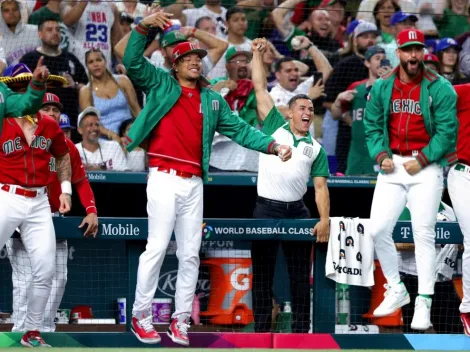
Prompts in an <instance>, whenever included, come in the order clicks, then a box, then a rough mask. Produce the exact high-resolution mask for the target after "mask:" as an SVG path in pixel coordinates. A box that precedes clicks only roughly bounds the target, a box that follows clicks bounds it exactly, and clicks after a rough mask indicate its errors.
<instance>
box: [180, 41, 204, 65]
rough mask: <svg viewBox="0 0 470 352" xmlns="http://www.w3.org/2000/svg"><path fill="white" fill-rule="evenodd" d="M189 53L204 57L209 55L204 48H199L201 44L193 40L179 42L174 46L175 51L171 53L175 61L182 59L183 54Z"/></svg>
mask: <svg viewBox="0 0 470 352" xmlns="http://www.w3.org/2000/svg"><path fill="white" fill-rule="evenodd" d="M189 54H198V55H199V57H200V58H201V59H202V58H204V57H205V56H206V55H207V51H206V50H204V49H201V48H199V45H197V44H196V43H193V42H183V43H179V44H178V45H177V46H175V47H174V48H173V52H172V53H171V58H172V60H173V62H176V61H177V60H178V59H181V58H182V57H183V56H186V55H189Z"/></svg>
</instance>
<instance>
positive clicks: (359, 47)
mask: <svg viewBox="0 0 470 352" xmlns="http://www.w3.org/2000/svg"><path fill="white" fill-rule="evenodd" d="M367 49H368V47H363V46H358V47H357V52H358V53H359V54H360V55H362V56H364V55H365V54H366V51H367Z"/></svg>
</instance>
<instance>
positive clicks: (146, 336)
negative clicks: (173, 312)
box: [131, 316, 162, 344]
mask: <svg viewBox="0 0 470 352" xmlns="http://www.w3.org/2000/svg"><path fill="white" fill-rule="evenodd" d="M131 331H132V332H133V333H134V335H135V337H137V339H138V340H139V341H140V342H143V343H148V344H153V343H160V341H161V340H162V339H161V338H160V335H158V332H156V331H155V328H154V327H153V324H152V316H148V317H146V318H142V319H140V320H139V319H137V318H136V317H132V323H131Z"/></svg>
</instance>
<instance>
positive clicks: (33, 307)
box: [0, 112, 69, 331]
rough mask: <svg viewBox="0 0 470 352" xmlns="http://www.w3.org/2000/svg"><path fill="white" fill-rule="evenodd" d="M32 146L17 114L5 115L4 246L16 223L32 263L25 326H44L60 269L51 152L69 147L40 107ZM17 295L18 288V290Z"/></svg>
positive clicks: (0, 200)
mask: <svg viewBox="0 0 470 352" xmlns="http://www.w3.org/2000/svg"><path fill="white" fill-rule="evenodd" d="M35 117H37V127H36V130H35V131H34V136H33V140H32V142H31V145H29V144H28V142H27V140H26V138H25V136H24V133H23V130H22V129H21V127H20V126H19V124H18V123H17V121H16V120H15V119H11V118H10V119H4V120H3V126H2V134H1V136H0V214H2V216H0V229H1V230H0V247H3V246H4V245H5V243H6V242H7V241H8V239H9V238H10V237H11V235H12V234H13V232H14V231H15V229H16V228H19V230H20V233H21V239H22V242H23V244H24V246H25V248H26V251H27V253H28V256H29V259H30V262H31V269H32V272H31V275H32V277H33V278H34V279H33V280H32V282H31V284H30V286H29V292H28V303H27V309H26V310H27V316H26V321H25V326H24V330H25V331H31V330H39V328H40V326H41V324H42V321H43V316H44V310H45V308H46V305H47V300H48V297H49V295H50V292H51V288H52V278H53V277H54V274H55V269H56V268H55V251H56V240H55V233H54V226H53V223H52V217H51V208H50V205H49V200H48V197H47V185H48V183H49V178H50V171H51V164H50V160H51V156H54V157H61V156H64V155H65V154H67V153H68V152H69V147H68V146H67V143H66V141H65V135H64V133H63V132H62V130H61V129H60V128H59V125H58V124H57V122H56V121H55V120H54V119H52V118H51V117H49V116H46V115H43V114H41V113H40V112H38V113H37V114H36V116H35ZM13 295H15V292H13Z"/></svg>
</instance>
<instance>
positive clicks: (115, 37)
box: [110, 3, 122, 48]
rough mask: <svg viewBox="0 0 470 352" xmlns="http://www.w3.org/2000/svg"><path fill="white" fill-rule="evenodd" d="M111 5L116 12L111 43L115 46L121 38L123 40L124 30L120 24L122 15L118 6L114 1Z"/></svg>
mask: <svg viewBox="0 0 470 352" xmlns="http://www.w3.org/2000/svg"><path fill="white" fill-rule="evenodd" d="M110 6H111V9H112V10H113V13H114V22H113V26H112V28H111V45H112V46H113V48H114V47H115V46H116V44H117V43H118V42H119V40H121V38H122V31H121V25H120V24H119V16H120V14H119V10H118V9H117V6H116V5H115V4H113V3H110Z"/></svg>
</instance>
